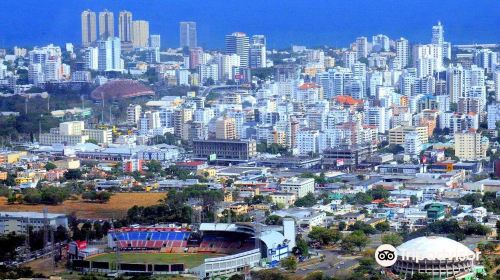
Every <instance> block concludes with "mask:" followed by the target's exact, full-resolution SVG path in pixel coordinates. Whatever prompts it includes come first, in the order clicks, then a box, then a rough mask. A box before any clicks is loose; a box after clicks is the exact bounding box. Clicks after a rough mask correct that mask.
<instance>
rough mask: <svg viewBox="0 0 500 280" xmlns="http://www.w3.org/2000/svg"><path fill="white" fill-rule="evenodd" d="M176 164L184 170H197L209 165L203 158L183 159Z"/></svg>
mask: <svg viewBox="0 0 500 280" xmlns="http://www.w3.org/2000/svg"><path fill="white" fill-rule="evenodd" d="M175 166H177V167H179V168H180V169H182V170H186V171H191V172H197V171H198V170H202V169H205V168H207V167H208V165H207V163H206V162H204V161H201V160H192V161H183V162H177V163H175Z"/></svg>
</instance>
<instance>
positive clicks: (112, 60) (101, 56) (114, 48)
mask: <svg viewBox="0 0 500 280" xmlns="http://www.w3.org/2000/svg"><path fill="white" fill-rule="evenodd" d="M97 48H98V70H99V71H121V70H122V68H123V67H122V61H121V58H120V53H121V42H120V38H117V37H111V38H108V39H107V40H99V41H97Z"/></svg>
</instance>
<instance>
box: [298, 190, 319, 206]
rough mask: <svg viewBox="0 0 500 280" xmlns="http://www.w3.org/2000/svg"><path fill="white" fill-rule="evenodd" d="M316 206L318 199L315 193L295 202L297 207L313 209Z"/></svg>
mask: <svg viewBox="0 0 500 280" xmlns="http://www.w3.org/2000/svg"><path fill="white" fill-rule="evenodd" d="M315 204H316V198H315V197H314V194H313V193H311V192H310V193H308V194H306V195H305V196H304V197H301V198H299V199H297V200H296V201H295V206H297V207H312V206H314V205H315Z"/></svg>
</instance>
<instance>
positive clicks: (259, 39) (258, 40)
mask: <svg viewBox="0 0 500 280" xmlns="http://www.w3.org/2000/svg"><path fill="white" fill-rule="evenodd" d="M252 44H262V45H264V46H265V45H266V37H265V36H264V35H253V36H252Z"/></svg>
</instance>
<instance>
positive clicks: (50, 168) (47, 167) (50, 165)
mask: <svg viewBox="0 0 500 280" xmlns="http://www.w3.org/2000/svg"><path fill="white" fill-rule="evenodd" d="M56 168H57V165H55V164H54V163H52V162H50V161H49V162H47V164H45V170H47V171H50V170H52V169H56Z"/></svg>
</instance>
